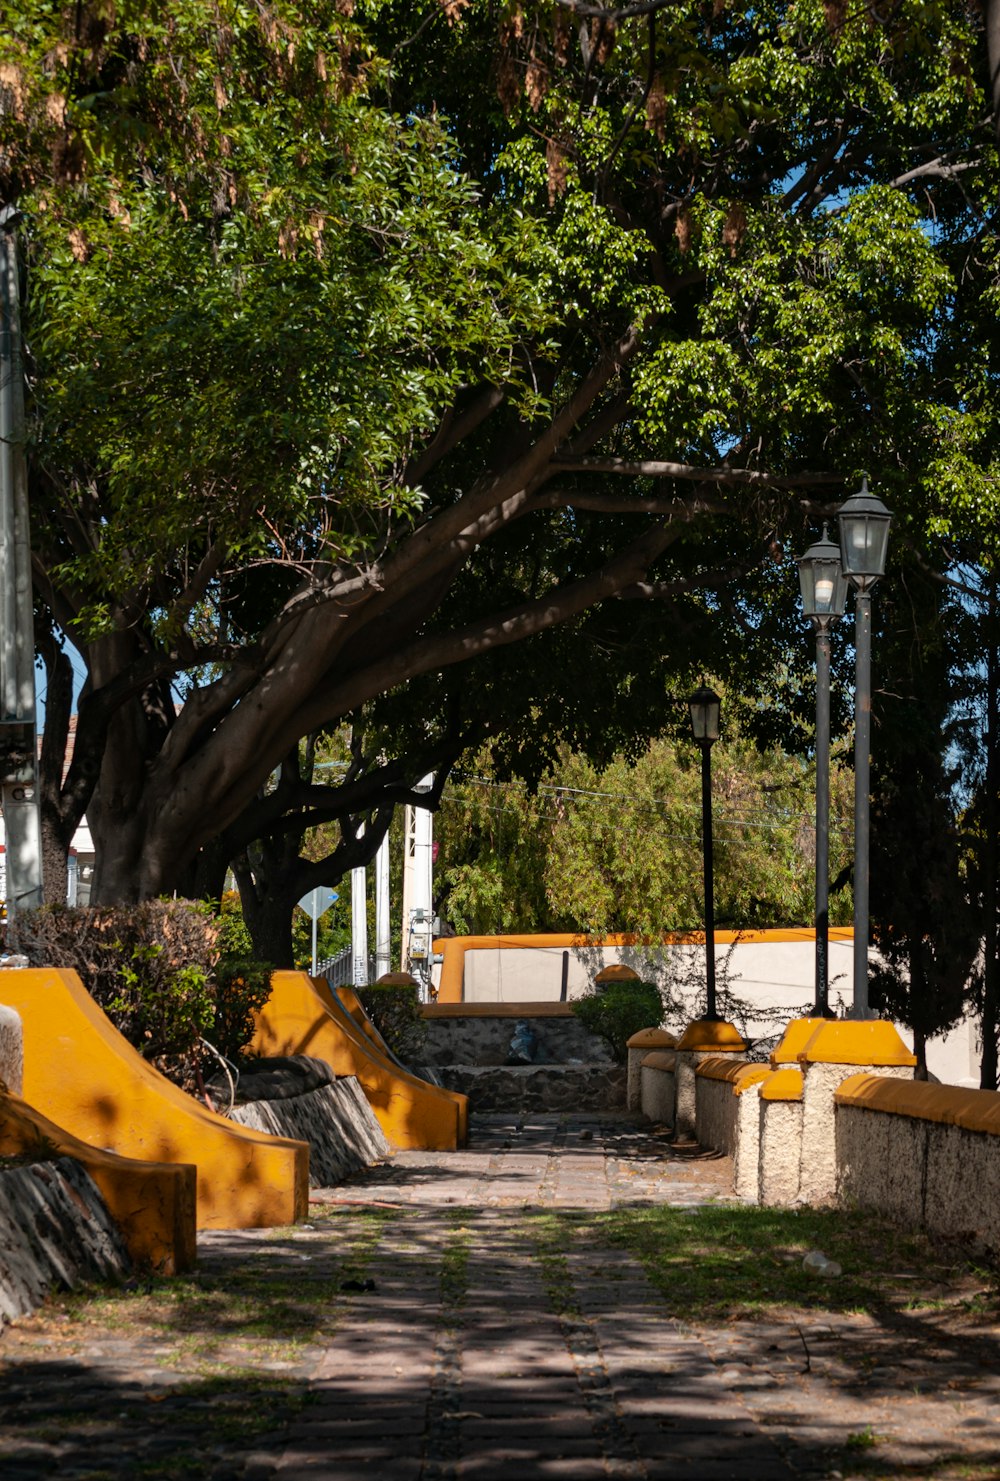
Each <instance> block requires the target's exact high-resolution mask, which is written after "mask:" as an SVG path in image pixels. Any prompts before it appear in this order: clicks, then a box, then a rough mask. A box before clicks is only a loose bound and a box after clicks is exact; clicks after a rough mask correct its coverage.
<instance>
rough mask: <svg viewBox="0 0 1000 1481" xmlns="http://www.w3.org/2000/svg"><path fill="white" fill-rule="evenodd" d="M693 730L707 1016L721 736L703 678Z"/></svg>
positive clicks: (694, 700)
mask: <svg viewBox="0 0 1000 1481" xmlns="http://www.w3.org/2000/svg"><path fill="white" fill-rule="evenodd" d="M688 709H689V710H690V712H691V731H692V733H693V735H694V738H695V741H696V742H697V743H698V745H699V746H700V747H701V851H702V859H703V861H704V870H705V984H706V987H707V996H708V1002H707V1006H706V1011H705V1017H706V1019H716V1020H717V1019H718V1017H719V1015H718V1013H717V1012H716V1011H715V883H714V875H713V867H712V747H713V745H714V744H715V742H716V741H717V740H718V739H719V709H720V705H719V696H718V695H717V694H716V693H715V692H714V691H713V690H711V689H708V688H707V687H706V685H705V683H704V681H702V683H701V685H700V686H699V687H698V688H697V689H696V690H695V692H694V693H693V694H692V696H691V698H690V699H689V700H688Z"/></svg>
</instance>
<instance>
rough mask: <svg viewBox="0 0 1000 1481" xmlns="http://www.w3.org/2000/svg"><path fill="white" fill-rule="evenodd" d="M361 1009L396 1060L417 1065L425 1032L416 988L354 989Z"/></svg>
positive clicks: (375, 985) (384, 985) (380, 986)
mask: <svg viewBox="0 0 1000 1481" xmlns="http://www.w3.org/2000/svg"><path fill="white" fill-rule="evenodd" d="M355 991H356V992H357V995H358V999H359V1001H360V1003H361V1006H362V1007H363V1008H364V1010H365V1012H366V1013H367V1014H368V1017H369V1018H370V1019H371V1021H372V1023H373V1024H374V1025H375V1027H376V1028H377V1029H378V1031H379V1033H380V1034H381V1035H382V1037H383V1039H384V1040H385V1042H386V1044H387V1045H388V1046H389V1048H390V1049H391V1050H392V1052H393V1054H395V1055H396V1056H397V1057H398V1058H399V1059H402V1060H404V1061H416V1062H419V1060H420V1056H421V1053H422V1052H423V1047H424V1040H425V1038H426V1036H427V1029H426V1027H425V1025H424V1020H423V1015H422V1014H421V1012H420V997H419V994H418V992H417V989H416V987H412V986H409V985H405V986H404V985H402V984H400V985H396V984H390V983H372V984H371V985H370V986H369V987H358V988H356V989H355Z"/></svg>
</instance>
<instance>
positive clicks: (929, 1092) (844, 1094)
mask: <svg viewBox="0 0 1000 1481" xmlns="http://www.w3.org/2000/svg"><path fill="white" fill-rule="evenodd" d="M834 1100H835V1102H836V1104H837V1105H838V1106H860V1107H861V1108H862V1109H863V1110H867V1111H884V1112H886V1113H887V1114H888V1115H890V1116H909V1117H912V1119H913V1120H915V1121H936V1122H937V1123H938V1124H939V1125H941V1126H958V1127H961V1129H962V1130H963V1131H981V1132H985V1133H986V1134H987V1135H989V1136H1000V1093H998V1092H997V1091H995V1090H966V1089H964V1088H963V1087H962V1086H961V1085H933V1084H929V1083H927V1082H926V1081H922V1080H893V1079H889V1078H888V1077H886V1076H884V1075H852V1076H851V1078H850V1079H849V1080H845V1081H844V1083H843V1084H842V1085H841V1086H840V1088H839V1089H838V1090H837V1091H836V1092H835V1094H834Z"/></svg>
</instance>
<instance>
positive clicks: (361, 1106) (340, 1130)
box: [229, 1076, 390, 1188]
mask: <svg viewBox="0 0 1000 1481" xmlns="http://www.w3.org/2000/svg"><path fill="white" fill-rule="evenodd" d="M229 1116H230V1120H232V1121H237V1122H239V1124H240V1125H241V1126H249V1127H252V1128H253V1129H254V1130H255V1131H266V1132H268V1133H269V1134H270V1135H272V1136H284V1137H292V1138H293V1139H294V1140H296V1141H301V1142H308V1144H309V1182H310V1185H311V1186H312V1187H314V1188H329V1187H331V1186H333V1184H335V1183H339V1182H341V1181H342V1180H343V1179H344V1178H345V1177H347V1176H348V1174H349V1173H352V1172H360V1170H361V1169H362V1168H364V1167H370V1166H371V1164H372V1163H373V1162H378V1161H380V1160H381V1159H382V1158H383V1157H387V1156H388V1155H389V1151H390V1147H389V1143H388V1142H387V1141H386V1138H385V1135H384V1134H383V1131H382V1128H381V1127H380V1126H379V1124H378V1121H377V1120H376V1119H375V1114H374V1112H373V1111H372V1108H371V1106H370V1105H369V1104H368V1101H367V1099H366V1098H365V1094H364V1092H363V1091H362V1089H361V1086H360V1085H359V1084H358V1082H357V1080H356V1079H354V1077H353V1076H345V1077H344V1078H342V1079H337V1080H331V1081H330V1082H329V1083H327V1084H323V1085H319V1086H317V1087H315V1088H313V1089H311V1090H307V1091H306V1092H305V1093H304V1094H301V1095H294V1096H284V1097H281V1098H280V1099H275V1100H255V1101H249V1102H247V1103H246V1104H245V1105H238V1106H234V1107H233V1109H232V1110H231V1111H230V1113H229Z"/></svg>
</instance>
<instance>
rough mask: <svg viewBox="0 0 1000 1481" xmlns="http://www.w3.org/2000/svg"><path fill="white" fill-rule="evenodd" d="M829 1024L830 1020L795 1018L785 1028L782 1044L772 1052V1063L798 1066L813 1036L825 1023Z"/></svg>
mask: <svg viewBox="0 0 1000 1481" xmlns="http://www.w3.org/2000/svg"><path fill="white" fill-rule="evenodd" d="M829 1022H830V1020H829V1019H828V1018H793V1019H792V1020H791V1022H790V1023H789V1024H788V1025H787V1026H786V1028H785V1032H784V1034H783V1035H782V1038H781V1043H780V1044H778V1045H777V1047H776V1048H775V1049H774V1050H772V1052H771V1063H772V1064H773V1065H775V1066H777V1065H780V1064H792V1065H795V1064H798V1062H799V1055H800V1054H801V1053H802V1051H803V1049H804V1048H805V1047H806V1045H807V1044H808V1043H809V1040H810V1039H811V1038H812V1036H813V1034H814V1033H815V1032H816V1030H817V1029H818V1028H821V1027H822V1025H823V1024H824V1023H829Z"/></svg>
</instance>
